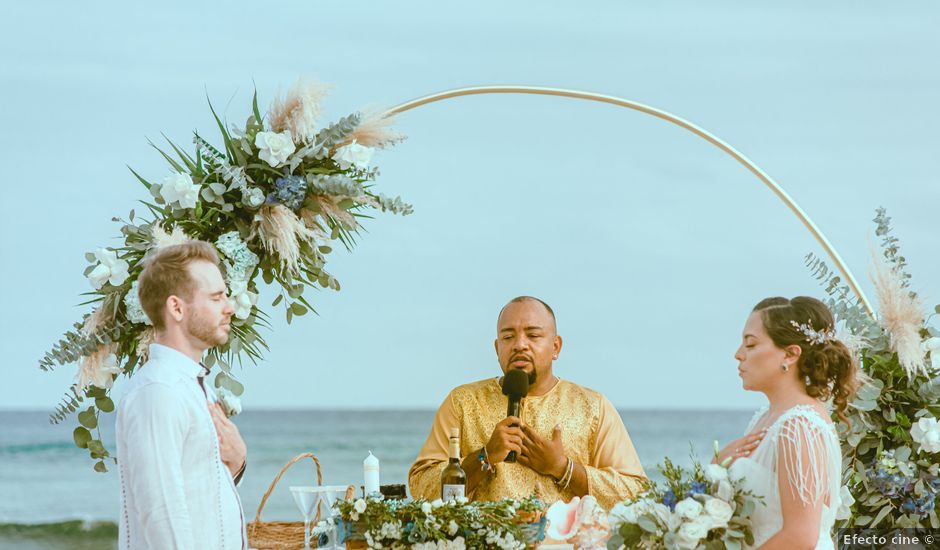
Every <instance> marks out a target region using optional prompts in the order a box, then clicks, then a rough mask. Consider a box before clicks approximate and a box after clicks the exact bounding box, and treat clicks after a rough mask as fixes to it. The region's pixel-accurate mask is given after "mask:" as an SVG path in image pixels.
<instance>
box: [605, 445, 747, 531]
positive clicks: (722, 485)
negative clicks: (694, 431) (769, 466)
mask: <svg viewBox="0 0 940 550" xmlns="http://www.w3.org/2000/svg"><path fill="white" fill-rule="evenodd" d="M715 451H716V456H717V451H718V448H717V443H716V449H715ZM658 468H659V470H660V472H662V474H663V477H664V482H663V484H662V485H657V484H656V483H654V482H652V481H651V482H649V486H648V488H647V490H646V491H644V492H643V493H641V494H640V495H638V496H637V497H636V498H634V499H630V500H626V501H624V502H621V503H618V504H617V505H615V506H614V507H613V508H612V509H611V510H610V515H609V520H608V521H609V523H610V526H611V530H612V536H611V538H610V540H609V541H608V546H607V547H608V548H610V549H611V550H618V549H624V548H666V549H667V550H693V549H695V548H707V549H709V550H711V549H716V550H717V549H727V550H739V549H740V548H742V547H743V545H745V544H748V545H751V544H754V534H753V531H752V529H751V522H750V516H751V514H753V513H754V509H755V506H756V505H757V503H760V502H761V501H760V499H759V497H755V496H754V495H753V494H752V493H751V492H750V491H746V490H744V489H742V488H741V483H740V481H741V480H740V479H734V478H732V477H730V476H729V475H728V469H727V467H726V466H724V465H721V464H708V465H706V466H704V467H703V466H702V464H701V463H700V462H699V461H698V460H697V459H696V458H695V456H694V454H693V456H692V467H691V469H690V470H686V469H684V468H682V467H681V466H677V465H675V464H674V463H673V462H672V461H671V460H670V459H669V458H668V457H667V458H665V459H664V461H663V464H662V465H660V466H658Z"/></svg>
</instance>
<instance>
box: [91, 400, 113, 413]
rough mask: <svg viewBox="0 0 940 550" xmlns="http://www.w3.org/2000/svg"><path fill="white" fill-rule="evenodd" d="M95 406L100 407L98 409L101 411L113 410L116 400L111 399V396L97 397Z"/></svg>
mask: <svg viewBox="0 0 940 550" xmlns="http://www.w3.org/2000/svg"><path fill="white" fill-rule="evenodd" d="M95 406H96V407H98V410H100V411H101V412H106V413H109V412H112V411H114V401H111V398H110V397H99V398H97V399H95Z"/></svg>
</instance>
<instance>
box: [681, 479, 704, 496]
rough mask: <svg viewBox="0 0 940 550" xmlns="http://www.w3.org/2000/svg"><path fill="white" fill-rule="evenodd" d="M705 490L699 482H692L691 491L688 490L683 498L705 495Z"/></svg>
mask: <svg viewBox="0 0 940 550" xmlns="http://www.w3.org/2000/svg"><path fill="white" fill-rule="evenodd" d="M705 489H706V485H705V483H702V482H700V481H693V482H692V490H690V491H689V492H688V493H686V495H685V496H686V497H689V496H692V495H702V494H705Z"/></svg>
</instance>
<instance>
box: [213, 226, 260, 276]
mask: <svg viewBox="0 0 940 550" xmlns="http://www.w3.org/2000/svg"><path fill="white" fill-rule="evenodd" d="M215 247H216V248H218V249H219V252H221V253H222V254H223V255H224V256H225V257H226V261H225V262H224V263H225V278H226V279H227V280H228V282H229V283H231V282H232V281H248V279H249V278H250V276H251V273H252V272H253V271H254V270H255V266H257V265H258V262H259V261H260V260H259V258H258V255H257V254H255V253H254V252H252V251H251V249H250V248H248V245H247V244H245V242H244V241H242V239H241V236H240V235H239V234H238V231H229V232H228V233H225V234H224V235H222V236H221V237H219V238H218V240H216V241H215Z"/></svg>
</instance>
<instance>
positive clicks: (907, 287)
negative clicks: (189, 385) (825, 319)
mask: <svg viewBox="0 0 940 550" xmlns="http://www.w3.org/2000/svg"><path fill="white" fill-rule="evenodd" d="M873 221H874V222H875V224H876V230H875V235H876V236H877V237H879V238H880V239H881V242H880V251H878V252H873V254H872V256H873V260H874V265H873V268H872V272H871V276H872V282H873V283H874V286H875V290H876V293H877V297H878V313H877V316H876V317H875V318H872V316H870V315H869V314H868V313H867V312H866V311H865V310H864V309H863V308H862V306H861V304H860V303H859V301H858V299H857V298H856V297H854V296H853V294H852V292H851V290H850V289H849V288H848V286H846V285H843V284H841V279H840V278H839V277H838V276H836V275H834V274H832V273H831V272H830V271H829V269H828V267H827V266H826V265H825V264H824V263H823V262H822V261H820V260H819V259H817V258H815V257H814V256H813V255H809V256H807V265H808V266H809V267H810V268H811V269H812V270H813V274H814V276H815V277H816V278H817V279H818V280H820V281H821V282H822V283H823V284H824V286H825V288H826V292H827V293H828V295H829V299H828V305H829V307H830V308H831V309H832V311H833V313H834V314H835V316H836V319H837V324H838V325H839V339H840V340H842V341H843V342H845V343H846V344H847V345H848V347H849V348H850V350H851V351H853V353H854V354H855V355H856V356H857V357H858V359H859V363H860V366H861V376H862V385H861V387H860V388H859V391H858V393H857V395H856V397H855V400H854V401H853V402H852V403H851V404H850V407H849V411H847V413H848V418H849V421H850V422H851V426H849V425H848V424H845V423H844V422H842V421H841V420H839V419H838V418H836V417H833V420H834V421H836V422H837V427H838V429H839V432H840V437H841V439H842V441H843V444H842V455H843V458H842V463H843V476H842V477H843V479H842V481H843V484H844V486H843V488H842V490H841V493H842V494H841V500H842V507H841V508H842V509H843V513H842V514H840V515H839V516H837V517H838V519H839V520H840V522H841V527H857V528H876V527H877V528H881V529H885V528H898V529H900V528H926V527H930V528H934V529H937V528H940V519H938V517H937V511H936V505H937V498H938V496H940V471H938V470H940V422H938V420H937V419H938V417H940V332H938V331H937V330H936V329H934V328H933V327H930V326H929V322H930V319H931V317H932V315H928V314H926V313H925V308H924V303H923V299H922V298H921V297H920V296H919V295H918V294H917V293H916V292H915V291H914V290H913V289H912V288H911V284H910V283H911V281H910V279H911V276H910V275H909V274H908V273H907V262H906V260H905V258H904V256H902V255H901V253H900V249H899V246H898V239H897V238H895V237H893V236H892V235H891V224H890V222H891V218H889V217H888V216H887V214H886V212H885V210H884V209H883V208H879V209H878V210H877V212H876V216H875V218H874V220H873ZM934 313H940V306H936V307H935V308H934Z"/></svg>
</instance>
